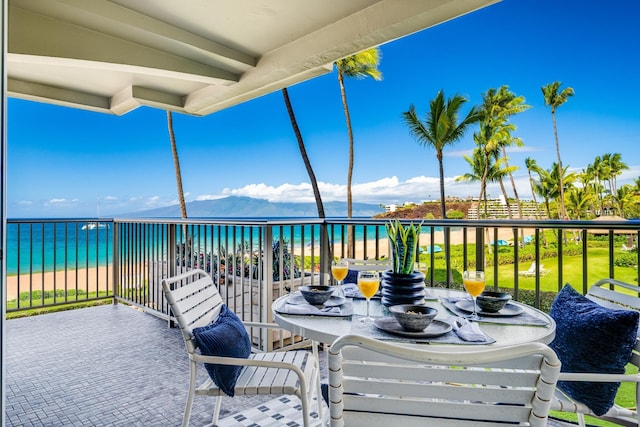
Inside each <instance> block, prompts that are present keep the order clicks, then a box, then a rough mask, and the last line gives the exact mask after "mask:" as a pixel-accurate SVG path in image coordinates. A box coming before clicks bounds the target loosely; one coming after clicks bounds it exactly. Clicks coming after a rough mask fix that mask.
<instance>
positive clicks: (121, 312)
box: [5, 305, 273, 426]
mask: <svg viewBox="0 0 640 427" xmlns="http://www.w3.org/2000/svg"><path fill="white" fill-rule="evenodd" d="M6 333H7V346H6V354H5V363H6V375H7V377H6V389H7V393H6V394H7V396H6V404H7V411H6V415H5V416H6V425H7V426H178V425H180V424H181V423H182V414H183V410H184V403H185V401H186V396H187V390H188V379H189V374H188V359H187V355H186V351H185V348H184V342H183V340H182V336H181V334H180V330H179V329H178V328H168V327H167V322H166V321H163V320H161V319H159V318H157V317H155V316H152V315H149V314H145V313H142V312H140V311H138V310H135V309H132V308H130V307H127V306H125V305H116V306H114V305H105V306H99V307H92V308H85V309H80V310H72V311H63V312H58V313H52V314H47V315H41V316H34V317H28V318H22V319H14V320H9V321H8V322H7V327H6ZM200 374H202V375H206V372H205V371H204V370H201V372H200ZM204 378H205V377H203V378H201V380H204ZM271 398H273V396H271V397H268V398H267V397H252V398H250V397H236V398H234V399H233V403H231V399H229V398H224V399H225V400H226V401H225V402H223V405H222V413H221V417H224V416H226V415H229V414H231V413H235V412H238V410H239V408H241V407H243V406H245V407H246V406H255V405H256V404H257V403H259V402H263V401H265V400H270V399H271ZM214 402H215V399H214V398H206V397H196V399H195V401H194V407H193V412H192V416H191V423H192V424H193V425H196V426H197V425H205V424H207V423H210V422H211V414H212V410H213V403H214Z"/></svg>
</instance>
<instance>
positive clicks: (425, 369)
mask: <svg viewBox="0 0 640 427" xmlns="http://www.w3.org/2000/svg"><path fill="white" fill-rule="evenodd" d="M559 371H560V361H559V360H558V358H557V357H556V354H555V353H554V351H553V350H551V349H550V348H549V347H547V346H546V345H544V344H541V343H527V344H520V345H517V346H513V347H501V348H482V349H478V348H477V347H476V348H474V349H473V350H469V348H468V347H466V348H463V347H461V348H460V349H455V350H452V349H451V347H448V348H446V349H445V348H437V347H431V346H429V348H428V349H424V348H411V347H407V346H406V345H405V346H401V345H397V344H392V343H389V342H383V341H378V340H374V339H370V338H367V337H362V336H358V335H344V336H342V337H340V338H338V339H337V340H336V341H334V343H333V344H332V345H331V347H330V349H329V401H330V404H329V412H330V415H331V426H332V427H343V426H347V427H374V426H384V427H388V426H403V427H404V426H425V425H438V426H471V425H473V426H489V425H491V426H495V425H497V424H498V423H500V422H505V423H513V424H516V425H531V426H546V423H547V414H548V411H549V404H550V400H551V398H552V397H553V392H554V388H555V384H556V379H557V377H558V372H559ZM519 423H520V424H519ZM527 423H528V424H527ZM500 425H502V424H500Z"/></svg>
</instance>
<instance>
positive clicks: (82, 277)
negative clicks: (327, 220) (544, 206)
mask: <svg viewBox="0 0 640 427" xmlns="http://www.w3.org/2000/svg"><path fill="white" fill-rule="evenodd" d="M533 232H534V229H525V230H524V234H525V235H531V234H533ZM450 234H451V238H450V241H451V244H452V245H460V244H463V243H464V230H462V229H457V230H452V231H451V232H450ZM420 237H421V240H420V246H421V247H423V248H424V247H425V246H427V245H428V244H429V243H430V236H429V233H423V234H422V235H421V236H420ZM475 238H476V229H475V228H467V243H468V244H474V243H475ZM498 239H502V240H506V241H510V240H512V239H513V230H512V229H510V228H499V229H498ZM488 240H489V241H491V240H493V236H491V238H490V239H488ZM376 243H377V247H376ZM434 243H435V244H437V245H443V243H444V231H442V230H438V231H435V233H434ZM376 249H377V253H376ZM376 255H377V257H378V258H381V257H386V258H388V257H389V239H388V238H386V237H383V238H380V239H379V240H378V241H376V240H375V239H368V240H367V241H366V242H365V241H362V240H359V241H356V247H355V257H356V258H357V259H373V258H376ZM6 284H7V294H6V298H7V301H11V300H14V299H16V298H17V297H18V294H19V291H20V292H28V291H42V290H44V291H50V290H53V289H54V287H55V288H57V289H68V290H75V289H78V290H82V291H85V292H104V291H107V287H108V286H112V285H113V272H112V268H111V266H106V265H104V266H98V267H87V268H78V269H77V270H71V269H69V270H66V271H65V270H58V271H47V272H44V273H41V272H38V273H31V274H29V273H23V274H20V275H8V276H7V277H6Z"/></svg>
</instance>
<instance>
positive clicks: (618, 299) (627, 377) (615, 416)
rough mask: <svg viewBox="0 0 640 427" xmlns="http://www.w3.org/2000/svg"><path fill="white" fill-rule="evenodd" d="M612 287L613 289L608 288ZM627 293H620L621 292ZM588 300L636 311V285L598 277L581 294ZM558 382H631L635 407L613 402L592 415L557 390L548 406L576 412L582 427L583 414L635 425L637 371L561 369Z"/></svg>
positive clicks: (636, 358) (639, 389) (638, 418)
mask: <svg viewBox="0 0 640 427" xmlns="http://www.w3.org/2000/svg"><path fill="white" fill-rule="evenodd" d="M612 288H613V289H612ZM625 291H626V292H627V293H624V292H625ZM585 296H586V297H587V298H589V299H590V300H592V301H594V302H596V303H598V304H599V305H601V306H603V307H608V308H612V309H626V310H638V311H640V298H639V296H640V287H638V286H636V285H632V284H629V283H624V282H621V281H619V280H615V279H602V280H600V281H598V282H596V283H595V284H594V285H593V286H591V288H589V292H588V293H587V295H585ZM629 363H631V364H632V365H634V366H636V367H640V329H639V337H638V339H637V340H636V344H635V346H634V348H633V354H632V355H631V360H630V361H629ZM558 380H559V381H588V382H622V383H624V382H628V383H634V384H635V407H634V408H623V407H621V406H618V405H613V407H612V408H611V409H609V411H608V412H607V413H606V414H604V415H601V416H596V415H595V414H594V413H593V411H592V410H591V409H590V408H589V407H588V406H586V405H585V404H583V403H581V402H576V401H575V400H571V399H570V398H569V397H567V396H566V395H565V394H563V393H562V392H560V391H557V393H556V397H555V399H554V401H553V402H552V405H551V409H552V410H555V411H561V412H570V413H575V414H577V415H578V423H579V425H581V426H583V427H584V426H585V420H584V415H590V416H592V417H595V418H601V419H603V420H607V421H611V422H614V423H616V424H620V425H626V426H639V425H640V413H638V407H639V406H640V374H601V373H569V372H561V373H560V375H559V377H558Z"/></svg>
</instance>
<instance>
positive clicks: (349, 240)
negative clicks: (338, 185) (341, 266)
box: [338, 67, 355, 258]
mask: <svg viewBox="0 0 640 427" xmlns="http://www.w3.org/2000/svg"><path fill="white" fill-rule="evenodd" d="M338 82H339V83H340V95H341V97H342V107H343V108H344V117H345V120H346V121H347V133H348V135H349V166H348V168H347V218H351V216H352V214H353V196H352V194H351V183H352V181H353V129H352V127H351V114H350V113H349V104H348V103H347V92H346V90H345V87H344V76H343V75H342V71H341V70H340V68H339V67H338ZM353 234H354V229H353V226H351V225H349V226H347V253H348V254H349V256H350V257H351V258H354V257H355V251H354V240H355V236H354V235H353Z"/></svg>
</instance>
